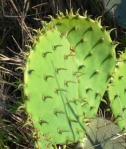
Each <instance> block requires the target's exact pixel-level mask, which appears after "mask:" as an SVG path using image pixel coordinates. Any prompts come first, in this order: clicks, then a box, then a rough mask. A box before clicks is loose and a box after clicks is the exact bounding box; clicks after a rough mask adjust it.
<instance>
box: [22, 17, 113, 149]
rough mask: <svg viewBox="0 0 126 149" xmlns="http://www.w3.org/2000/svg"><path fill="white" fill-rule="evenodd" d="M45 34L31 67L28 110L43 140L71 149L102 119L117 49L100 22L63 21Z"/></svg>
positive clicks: (27, 84) (28, 68)
mask: <svg viewBox="0 0 126 149" xmlns="http://www.w3.org/2000/svg"><path fill="white" fill-rule="evenodd" d="M59 22H62V23H61V24H62V25H61V24H60V23H59ZM56 24H58V26H57V25H56ZM59 24H60V25H59ZM55 25H56V27H55V29H54V28H53V29H50V28H51V27H50V26H55ZM46 29H47V30H48V31H46V33H43V35H41V36H40V37H39V38H38V42H37V44H36V45H35V46H34V47H33V48H32V49H31V51H30V54H29V57H28V60H27V62H26V69H25V73H24V82H25V87H24V94H25V96H27V100H26V110H27V112H28V113H29V114H30V115H31V119H32V121H33V124H34V127H35V128H36V129H38V131H39V132H40V138H41V139H42V138H43V137H44V138H45V140H48V141H49V142H50V143H55V144H67V143H69V144H70V143H73V142H77V141H78V140H79V139H81V138H83V135H84V131H85V125H86V123H87V122H89V118H93V117H95V116H96V114H97V110H98V107H99V104H100V99H101V98H102V96H103V94H104V92H105V89H106V86H107V84H108V81H109V74H110V72H111V71H112V69H113V67H114V65H115V45H113V44H112V41H111V39H110V36H109V33H108V32H107V31H106V30H104V29H103V28H102V27H101V26H100V23H99V22H95V21H93V20H91V19H87V18H84V17H79V18H78V17H75V16H71V17H70V18H69V17H63V18H60V19H58V20H55V21H54V22H53V21H52V22H51V23H50V24H49V25H48V26H47V28H46ZM41 139H40V141H38V143H39V144H40V145H39V146H40V148H42V147H43V146H42V143H41Z"/></svg>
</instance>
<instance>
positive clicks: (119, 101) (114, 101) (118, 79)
mask: <svg viewBox="0 0 126 149" xmlns="http://www.w3.org/2000/svg"><path fill="white" fill-rule="evenodd" d="M108 94H109V100H110V102H111V103H110V106H111V109H112V112H113V114H114V117H115V122H116V123H117V124H118V126H119V128H120V130H124V131H126V54H121V56H120V59H119V60H118V62H117V65H116V68H115V71H114V73H113V74H112V78H111V83H110V85H109V88H108Z"/></svg>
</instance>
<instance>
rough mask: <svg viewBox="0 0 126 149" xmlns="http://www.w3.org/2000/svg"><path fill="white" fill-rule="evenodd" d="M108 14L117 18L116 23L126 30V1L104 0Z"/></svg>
mask: <svg viewBox="0 0 126 149" xmlns="http://www.w3.org/2000/svg"><path fill="white" fill-rule="evenodd" d="M102 1H103V5H104V7H105V10H106V12H107V11H109V14H110V15H111V16H112V17H115V20H116V22H117V23H118V24H119V25H120V26H122V27H124V28H126V1H125V0H102Z"/></svg>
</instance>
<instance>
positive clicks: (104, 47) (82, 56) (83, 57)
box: [44, 12, 116, 118]
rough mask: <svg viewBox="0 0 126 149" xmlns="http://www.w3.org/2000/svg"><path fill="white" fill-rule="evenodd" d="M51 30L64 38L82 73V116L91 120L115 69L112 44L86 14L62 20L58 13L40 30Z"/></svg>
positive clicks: (113, 46)
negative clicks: (58, 32) (84, 115)
mask: <svg viewBox="0 0 126 149" xmlns="http://www.w3.org/2000/svg"><path fill="white" fill-rule="evenodd" d="M54 26H56V27H57V28H58V30H59V31H60V32H61V35H64V36H66V38H67V39H68V41H69V43H70V46H71V50H72V51H74V52H75V54H76V59H77V65H78V71H81V72H83V75H82V76H81V77H80V78H79V82H80V83H79V86H78V93H79V96H80V97H81V98H83V99H85V102H84V113H85V114H86V115H87V113H88V115H87V118H92V117H94V115H95V114H96V113H97V109H98V106H99V103H100V99H101V97H102V96H103V94H104V92H105V90H106V87H107V83H108V80H109V79H108V78H109V74H110V72H111V71H112V69H113V68H114V66H115V47H116V45H114V44H113V43H112V41H111V38H110V35H109V32H107V31H106V30H105V29H104V27H102V26H101V23H100V19H99V18H97V19H96V20H95V21H94V20H92V19H90V17H88V16H87V14H86V12H85V13H84V16H80V15H79V14H78V12H77V13H76V15H74V14H73V13H72V12H70V13H69V14H68V13H66V16H64V15H63V14H62V13H60V15H58V16H57V19H52V21H51V22H50V23H49V24H44V27H45V28H44V29H48V28H51V27H54ZM86 102H87V103H88V104H85V103H86ZM89 105H90V106H89ZM95 107H96V108H95Z"/></svg>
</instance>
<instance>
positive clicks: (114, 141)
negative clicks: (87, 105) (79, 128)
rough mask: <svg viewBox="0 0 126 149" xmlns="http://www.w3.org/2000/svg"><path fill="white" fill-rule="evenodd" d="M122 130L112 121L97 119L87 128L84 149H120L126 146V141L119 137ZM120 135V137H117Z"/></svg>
mask: <svg viewBox="0 0 126 149" xmlns="http://www.w3.org/2000/svg"><path fill="white" fill-rule="evenodd" d="M119 132H120V130H119V129H118V127H117V126H116V125H115V124H114V123H113V122H111V121H109V120H106V119H104V118H100V117H98V118H95V119H93V120H92V122H91V123H90V125H89V126H88V127H87V137H85V138H84V139H83V140H84V142H83V147H84V149H89V148H92V149H93V148H96V149H119V148H123V147H124V145H125V140H124V139H123V138H122V137H118V135H119ZM117 134H118V135H117Z"/></svg>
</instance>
